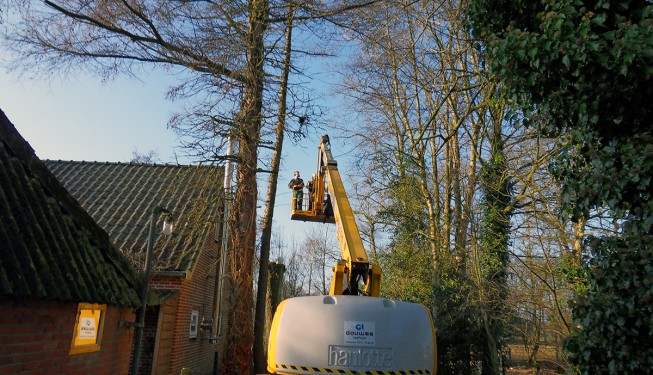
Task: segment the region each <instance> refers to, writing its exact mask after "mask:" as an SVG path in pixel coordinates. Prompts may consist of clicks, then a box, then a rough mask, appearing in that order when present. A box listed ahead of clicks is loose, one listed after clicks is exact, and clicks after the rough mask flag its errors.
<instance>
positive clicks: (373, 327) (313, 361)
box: [268, 295, 436, 374]
mask: <svg viewBox="0 0 653 375" xmlns="http://www.w3.org/2000/svg"><path fill="white" fill-rule="evenodd" d="M435 361H436V344H435V332H434V327H433V320H432V319H431V314H430V312H429V311H428V310H427V309H426V308H425V307H424V306H422V305H420V304H415V303H409V302H402V301H395V300H390V299H385V298H377V297H361V296H349V295H333V296H308V297H295V298H291V299H287V300H285V301H283V302H282V303H281V304H280V305H279V307H278V309H277V312H276V314H275V316H274V320H273V323H272V327H271V334H270V342H269V348H268V370H269V371H270V372H271V373H275V374H324V373H332V374H376V373H382V374H406V373H410V374H435V372H436V362H435Z"/></svg>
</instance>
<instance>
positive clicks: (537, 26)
mask: <svg viewBox="0 0 653 375" xmlns="http://www.w3.org/2000/svg"><path fill="white" fill-rule="evenodd" d="M467 16H468V19H469V21H470V27H471V28H472V30H473V32H474V35H475V36H476V37H477V38H478V39H479V40H480V41H481V42H482V44H481V45H480V46H479V47H480V48H481V49H482V50H483V52H484V53H485V56H486V64H487V66H488V67H489V69H490V72H491V73H492V74H493V75H495V76H496V77H497V78H498V79H499V80H500V81H501V82H502V84H503V85H504V86H505V87H506V92H505V94H506V97H507V98H508V99H509V100H510V101H511V104H512V105H513V106H514V108H516V109H519V110H521V111H522V113H523V114H524V115H525V116H524V117H525V118H526V120H527V123H529V124H531V125H532V126H535V127H536V128H537V129H538V130H539V131H540V132H541V133H542V134H544V135H547V136H551V137H557V138H558V139H559V140H560V142H561V143H564V145H565V146H566V147H567V152H565V153H563V154H562V156H561V157H560V158H559V159H558V161H557V162H556V163H554V165H553V166H552V167H553V168H552V170H553V172H554V174H555V175H556V177H558V178H559V179H560V181H561V182H562V183H563V186H564V191H563V202H564V204H565V213H566V214H568V215H569V217H571V219H573V220H579V219H583V218H587V217H589V215H588V214H589V213H590V211H592V210H595V209H597V208H603V207H605V208H608V209H609V210H610V212H611V215H612V216H613V218H614V219H615V223H617V224H618V225H619V226H620V228H619V233H618V234H617V235H614V236H605V237H601V238H594V239H588V240H587V241H586V246H587V247H588V249H589V250H590V251H591V256H590V257H588V259H589V261H588V262H587V265H588V277H589V280H588V281H589V289H588V290H587V292H586V293H582V294H581V295H580V296H579V298H578V300H577V302H576V305H575V310H574V318H575V323H576V327H577V328H576V330H575V332H574V333H573V334H572V337H571V339H570V340H569V342H568V345H567V348H568V350H569V354H570V357H571V359H572V361H573V362H574V363H575V364H576V365H577V366H578V369H579V370H580V371H581V372H583V373H592V374H595V373H596V374H601V373H650V372H651V368H652V366H653V347H651V345H647V344H646V343H647V342H650V340H651V338H652V336H653V328H651V324H650V317H651V313H652V308H651V296H652V295H653V267H652V264H653V257H652V256H651V254H652V251H653V200H651V199H650V198H651V191H653V186H652V180H653V179H652V177H653V135H652V134H651V125H652V120H653V112H652V110H653V107H651V105H650V102H651V99H652V96H653V82H652V81H653V5H652V4H651V2H650V1H644V0H639V1H635V0H631V1H628V0H621V1H607V0H601V1H581V0H552V1H543V0H542V1H528V0H491V1H486V0H471V1H470V2H469V9H468V12H467Z"/></svg>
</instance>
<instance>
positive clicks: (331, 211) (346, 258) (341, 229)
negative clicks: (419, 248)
mask: <svg viewBox="0 0 653 375" xmlns="http://www.w3.org/2000/svg"><path fill="white" fill-rule="evenodd" d="M314 176H315V178H314V180H313V181H312V182H313V186H314V191H313V192H312V193H311V192H309V195H310V196H309V198H308V199H309V202H310V203H309V204H308V205H303V206H302V207H304V206H305V207H306V208H307V209H306V210H293V211H292V212H291V219H293V220H303V221H317V222H329V223H335V225H336V236H337V238H338V242H339V244H340V253H341V256H342V260H341V261H338V262H337V263H336V265H335V267H334V270H333V278H332V280H331V290H330V292H329V294H331V295H338V294H350V295H368V296H373V297H378V296H379V290H380V285H379V284H380V282H381V268H380V267H379V266H378V265H377V264H372V265H370V262H369V260H368V258H367V254H366V253H365V248H364V247H363V240H362V239H361V236H360V232H359V231H358V226H357V225H356V220H355V218H354V211H353V210H352V208H351V205H350V204H349V199H348V198H347V194H346V193H345V187H344V184H343V183H342V178H341V177H340V172H339V171H338V162H337V161H336V160H335V159H333V155H332V154H331V144H330V142H329V136H327V135H323V136H322V137H321V138H320V145H319V147H318V159H317V168H316V172H315V175H314ZM292 207H293V208H294V207H295V205H292ZM361 286H364V288H363V290H361Z"/></svg>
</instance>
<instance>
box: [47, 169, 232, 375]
mask: <svg viewBox="0 0 653 375" xmlns="http://www.w3.org/2000/svg"><path fill="white" fill-rule="evenodd" d="M44 163H45V165H46V166H47V167H48V168H49V169H50V170H51V171H52V173H53V174H54V175H55V176H56V177H57V179H58V180H59V181H61V183H62V184H63V185H64V186H65V187H66V188H67V189H68V191H70V193H71V194H72V195H73V196H74V197H76V198H77V200H78V201H79V202H80V204H81V206H82V207H83V208H84V209H86V210H87V211H88V213H89V214H90V215H91V216H92V217H93V218H94V219H95V221H96V222H97V223H98V224H99V225H100V226H101V227H103V228H104V229H105V230H106V231H107V233H108V234H109V236H110V238H111V240H112V242H113V243H114V244H115V245H116V246H117V247H118V248H119V250H120V251H121V252H122V253H123V254H124V255H125V256H126V257H127V258H128V259H129V260H130V262H131V264H132V265H133V266H134V267H135V268H136V269H138V270H142V269H143V266H144V262H145V255H146V251H147V238H148V233H149V223H150V219H151V217H152V209H153V208H154V207H162V208H165V209H166V210H168V211H170V212H171V213H172V216H173V219H174V228H175V229H174V231H173V234H172V235H171V236H164V235H162V234H161V233H160V232H161V226H160V225H157V226H156V228H157V233H156V237H155V242H154V248H153V257H152V262H151V263H152V273H151V274H150V284H149V285H150V288H151V289H152V290H153V291H154V292H155V294H156V296H155V297H156V298H152V301H150V303H149V304H148V308H147V309H146V316H145V319H146V323H145V329H144V334H143V343H142V346H141V347H142V351H141V356H140V366H139V371H138V373H139V374H166V375H167V374H179V373H184V372H188V373H192V374H194V375H195V374H198V375H201V374H214V373H217V372H218V371H219V368H220V364H221V363H222V355H223V352H224V345H225V335H224V334H223V333H224V332H225V325H226V324H227V320H226V313H225V312H224V306H223V305H222V304H221V302H220V301H221V300H222V297H221V295H222V294H223V291H224V290H225V288H227V287H228V286H229V285H228V284H227V285H223V284H221V282H223V281H224V280H225V279H224V277H219V276H222V275H223V273H222V272H221V267H222V266H223V265H224V259H222V257H223V255H224V254H223V253H222V252H221V248H222V246H221V242H222V239H221V233H222V225H221V224H220V219H221V216H222V215H221V212H222V207H223V201H224V200H223V189H222V185H223V184H222V181H223V169H222V168H219V167H206V166H181V165H161V164H135V163H99V162H77V161H55V160H46V161H44ZM159 219H160V217H159ZM223 317H224V318H223Z"/></svg>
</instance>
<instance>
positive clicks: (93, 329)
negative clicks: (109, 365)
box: [70, 303, 107, 354]
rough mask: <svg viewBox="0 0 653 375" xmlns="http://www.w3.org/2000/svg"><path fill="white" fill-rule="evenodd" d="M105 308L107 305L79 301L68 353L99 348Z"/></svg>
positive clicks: (85, 351) (78, 352)
mask: <svg viewBox="0 0 653 375" xmlns="http://www.w3.org/2000/svg"><path fill="white" fill-rule="evenodd" d="M106 310H107V305H97V304H91V303H80V304H79V305H78V306H77V319H75V330H74V331H73V340H72V342H71V344H70V354H80V353H90V352H97V351H99V350H100V343H101V342H102V330H103V329H104V314H105V313H106Z"/></svg>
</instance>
